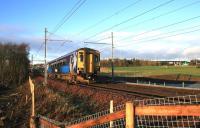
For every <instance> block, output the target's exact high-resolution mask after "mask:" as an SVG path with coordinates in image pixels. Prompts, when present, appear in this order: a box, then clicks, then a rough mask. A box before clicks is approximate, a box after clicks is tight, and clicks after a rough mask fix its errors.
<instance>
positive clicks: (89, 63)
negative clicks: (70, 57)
mask: <svg viewBox="0 0 200 128" xmlns="http://www.w3.org/2000/svg"><path fill="white" fill-rule="evenodd" d="M99 71H100V54H99V52H98V51H96V50H93V49H88V48H83V49H80V50H78V74H79V75H81V76H83V77H84V78H85V79H94V77H96V76H97V74H98V72H99Z"/></svg>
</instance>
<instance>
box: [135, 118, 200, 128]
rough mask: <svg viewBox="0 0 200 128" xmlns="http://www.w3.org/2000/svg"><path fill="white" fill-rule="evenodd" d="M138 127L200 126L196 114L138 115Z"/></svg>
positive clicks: (181, 127)
mask: <svg viewBox="0 0 200 128" xmlns="http://www.w3.org/2000/svg"><path fill="white" fill-rule="evenodd" d="M136 124H137V128H199V127H200V117H196V116H151V115H148V116H136Z"/></svg>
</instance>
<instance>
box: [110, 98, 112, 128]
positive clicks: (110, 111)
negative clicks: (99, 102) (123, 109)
mask: <svg viewBox="0 0 200 128" xmlns="http://www.w3.org/2000/svg"><path fill="white" fill-rule="evenodd" d="M110 113H113V100H111V101H110ZM110 128H113V121H110Z"/></svg>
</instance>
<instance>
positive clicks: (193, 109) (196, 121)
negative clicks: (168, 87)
mask: <svg viewBox="0 0 200 128" xmlns="http://www.w3.org/2000/svg"><path fill="white" fill-rule="evenodd" d="M132 103H133V107H134V108H135V113H134V114H132V118H133V120H135V128H199V127H200V95H187V96H176V97H167V98H156V99H146V100H134V101H132ZM139 109H140V110H139ZM126 111H127V106H126V104H122V105H117V106H115V107H113V112H112V113H111V112H110V110H109V109H108V110H105V111H101V112H98V113H95V114H92V115H89V116H85V117H83V118H80V119H77V120H73V121H71V122H62V123H61V122H57V121H54V120H51V119H48V118H46V117H44V116H39V118H41V119H42V120H46V121H47V122H49V123H51V124H53V125H56V126H61V125H62V126H65V127H66V128H67V127H69V128H75V127H80V126H82V127H88V128H126V127H127V126H126V125H127V120H126V119H127V117H126V116H127V115H126V114H125V113H126ZM43 122H44V121H43ZM92 124H93V125H92ZM41 126H42V127H45V124H41ZM46 126H47V125H46ZM50 126H51V125H49V128H51V127H50Z"/></svg>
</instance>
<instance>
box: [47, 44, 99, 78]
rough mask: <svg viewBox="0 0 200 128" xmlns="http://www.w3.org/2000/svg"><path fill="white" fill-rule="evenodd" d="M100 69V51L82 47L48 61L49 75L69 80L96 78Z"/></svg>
mask: <svg viewBox="0 0 200 128" xmlns="http://www.w3.org/2000/svg"><path fill="white" fill-rule="evenodd" d="M99 71H100V52H99V51H97V50H94V49H90V48H80V49H77V50H75V51H73V52H71V53H69V54H67V55H64V56H61V57H59V58H57V59H54V60H52V61H50V62H49V63H48V76H49V77H51V78H60V79H64V80H68V81H69V82H77V81H80V82H81V81H87V80H94V79H95V78H96V76H97V74H98V72H99Z"/></svg>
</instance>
